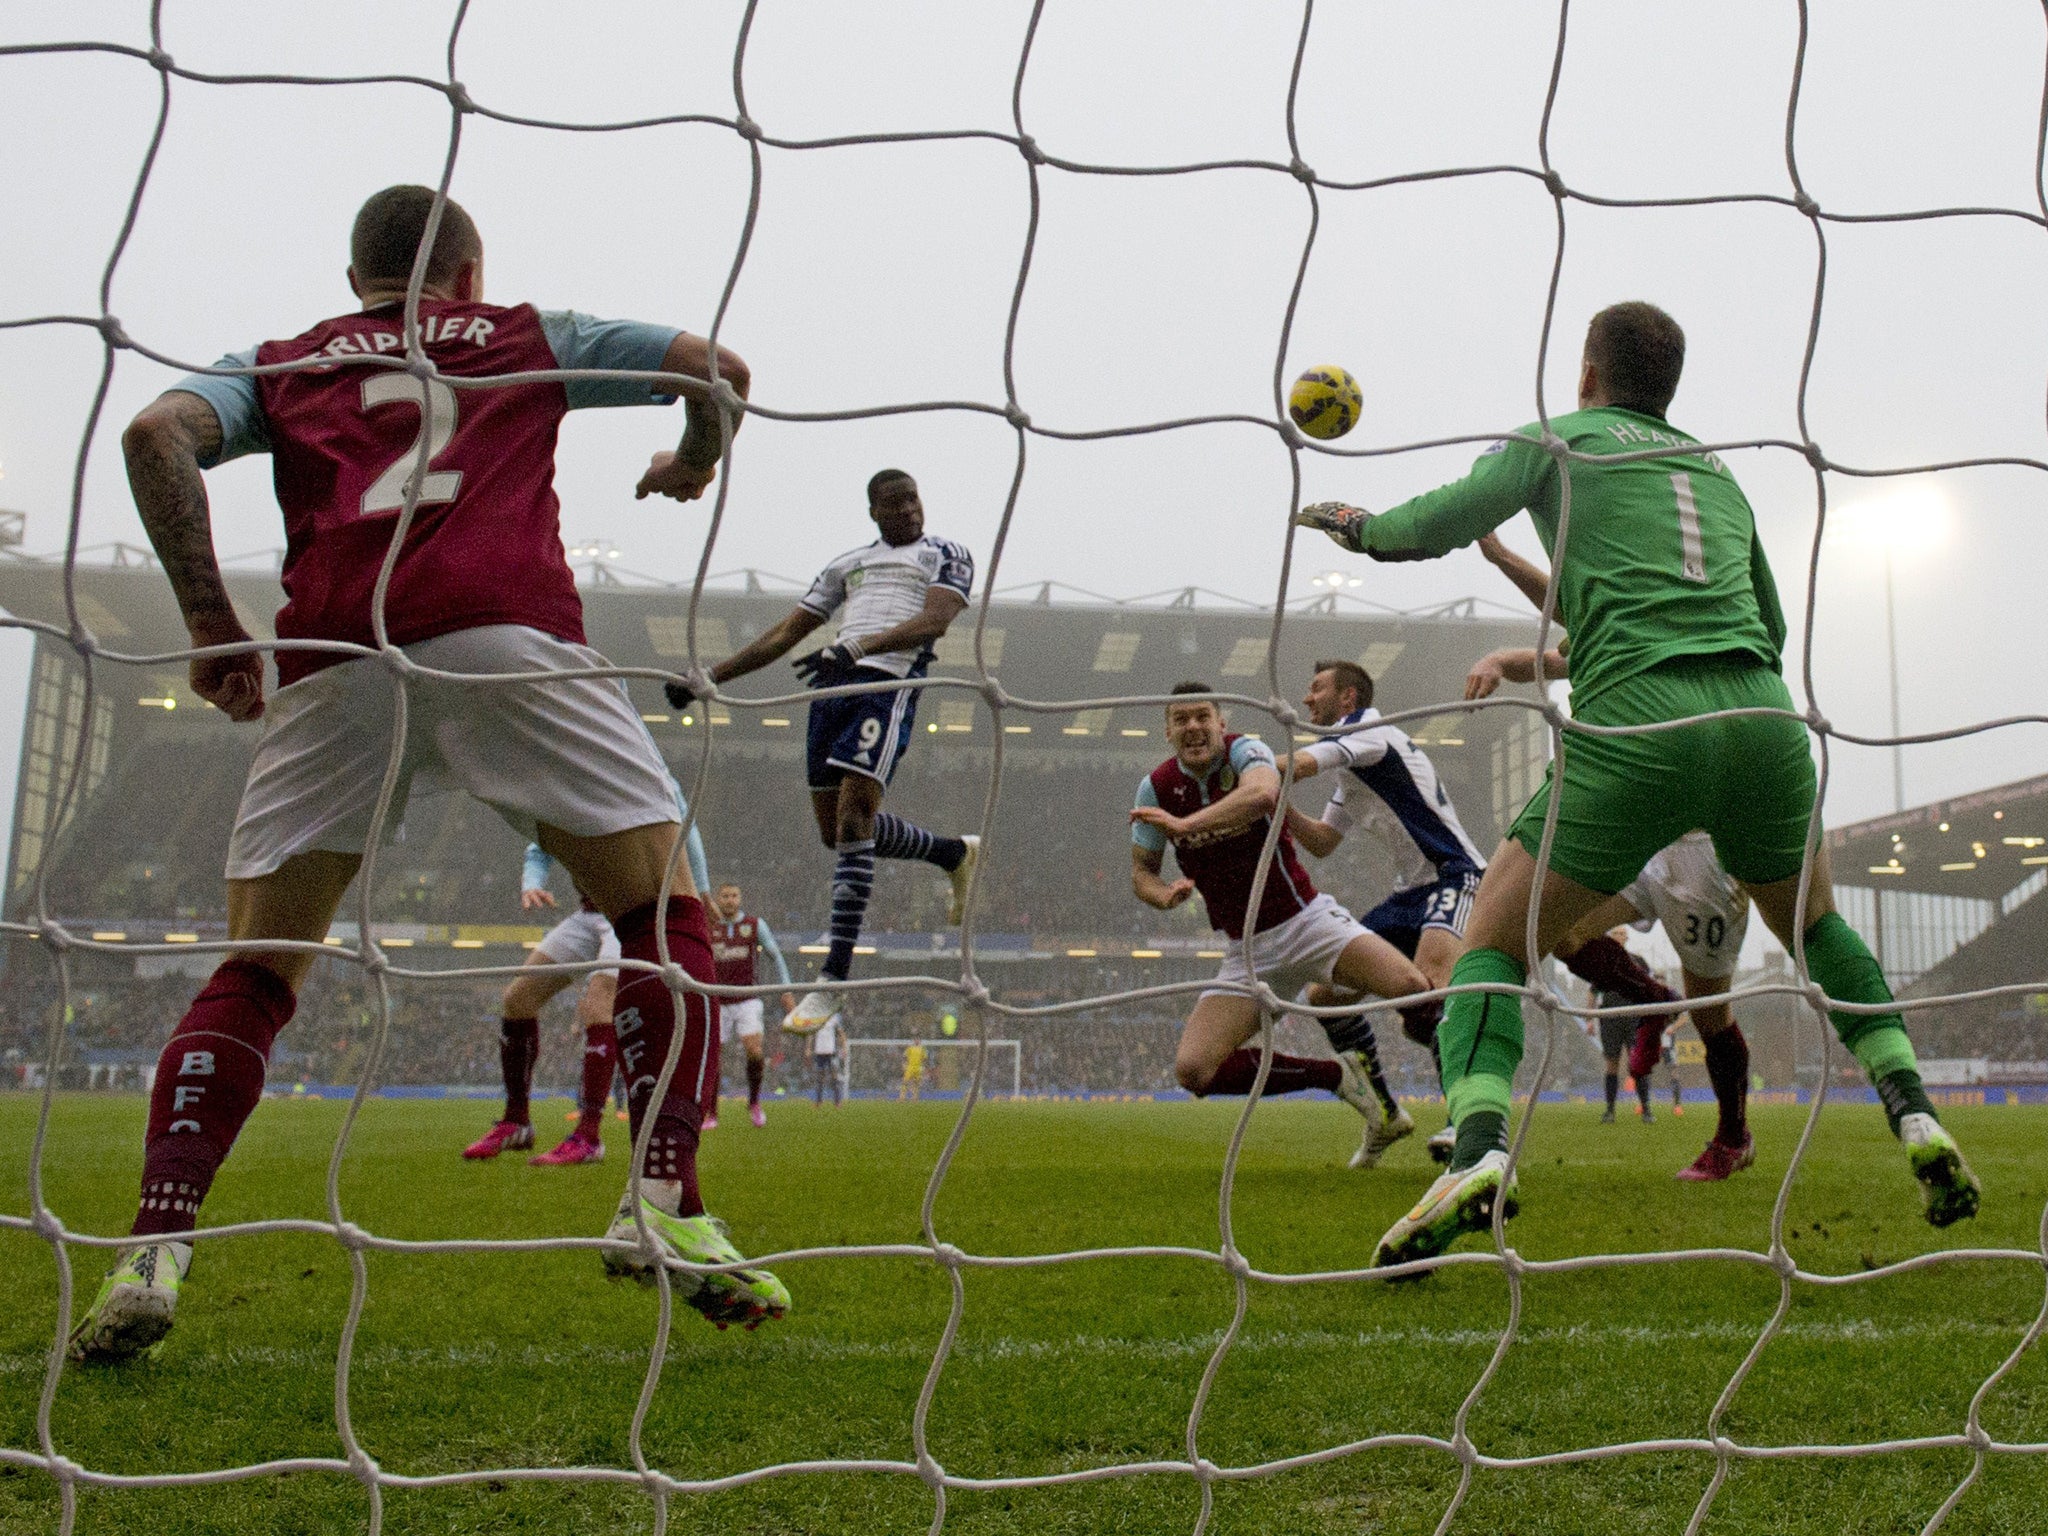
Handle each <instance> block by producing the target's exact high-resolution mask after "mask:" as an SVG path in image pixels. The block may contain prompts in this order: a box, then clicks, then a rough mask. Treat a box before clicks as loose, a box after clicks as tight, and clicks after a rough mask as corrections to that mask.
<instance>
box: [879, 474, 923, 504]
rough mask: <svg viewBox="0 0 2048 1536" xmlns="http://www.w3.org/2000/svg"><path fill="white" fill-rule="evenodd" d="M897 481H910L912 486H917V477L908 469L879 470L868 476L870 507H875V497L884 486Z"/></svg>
mask: <svg viewBox="0 0 2048 1536" xmlns="http://www.w3.org/2000/svg"><path fill="white" fill-rule="evenodd" d="M897 480H908V481H909V482H910V483H911V484H912V485H915V484H917V476H915V475H913V474H912V473H911V472H910V471H909V470H907V469H878V470H876V471H875V472H874V473H873V474H872V475H870V476H868V505H869V506H873V505H874V502H875V497H876V495H877V494H878V493H879V492H880V491H881V489H882V487H883V486H885V485H888V484H891V483H892V482H894V481H897Z"/></svg>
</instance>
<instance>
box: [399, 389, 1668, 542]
mask: <svg viewBox="0 0 2048 1536" xmlns="http://www.w3.org/2000/svg"><path fill="white" fill-rule="evenodd" d="M422 385H424V386H425V389H426V394H425V397H424V402H423V401H422V397H421V394H420V390H421V387H422ZM386 405H409V406H411V407H412V408H413V409H414V410H417V411H419V413H420V418H421V419H420V430H419V436H417V437H415V438H413V440H412V443H411V445H410V446H409V447H407V449H406V450H405V452H403V453H401V454H400V455H399V456H398V457H397V458H395V459H393V460H392V461H391V462H390V464H388V465H386V466H385V469H384V473H383V474H381V475H379V476H378V477H377V478H376V479H375V480H374V481H373V482H371V485H370V488H369V489H368V490H366V491H364V492H363V506H362V515H363V516H364V517H375V516H376V515H377V514H378V513H380V512H396V511H398V510H400V509H401V508H402V507H404V505H405V487H406V482H408V481H409V480H411V479H412V475H413V471H414V469H416V468H417V467H418V465H419V461H420V438H422V437H424V438H425V439H426V440H427V462H428V463H430V464H431V463H432V462H433V461H434V460H435V459H437V458H439V457H440V456H441V454H442V452H443V450H445V449H446V448H447V446H448V442H449V439H451V438H452V437H454V436H455V391H454V390H452V389H450V388H449V387H448V386H447V385H446V384H443V383H442V382H441V381H440V380H439V379H415V378H414V377H413V376H412V375H411V374H409V373H396V372H392V373H373V374H371V375H370V377H368V378H367V379H365V380H363V411H364V413H365V414H367V413H369V412H371V411H374V410H376V409H377V408H378V407H379V406H386ZM1672 478H1674V479H1676V478H1677V477H1676V476H1673V477H1672ZM461 489H462V471H461V470H459V469H440V470H429V471H428V472H427V474H426V476H425V477H424V478H423V479H422V480H421V481H420V495H419V505H420V506H423V507H424V506H427V505H429V504H430V503H434V502H446V501H453V500H454V499H455V493H456V492H457V491H459V490H461Z"/></svg>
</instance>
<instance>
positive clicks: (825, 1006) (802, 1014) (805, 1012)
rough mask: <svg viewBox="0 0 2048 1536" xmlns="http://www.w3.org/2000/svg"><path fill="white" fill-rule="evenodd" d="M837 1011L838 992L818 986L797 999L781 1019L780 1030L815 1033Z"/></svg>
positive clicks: (805, 1033) (791, 1033)
mask: <svg viewBox="0 0 2048 1536" xmlns="http://www.w3.org/2000/svg"><path fill="white" fill-rule="evenodd" d="M837 1012H839V993H838V992H837V991H835V990H834V989H832V988H831V987H819V988H816V989H815V990H813V991H810V992H806V993H805V994H804V995H803V996H802V997H800V998H798V999H797V1004H796V1006H795V1007H794V1008H792V1009H790V1010H789V1012H788V1014H786V1015H785V1016H784V1017H783V1020H782V1032H783V1033H784V1034H786V1035H815V1034H816V1033H817V1032H818V1031H819V1030H821V1029H823V1028H824V1027H825V1025H826V1024H827V1023H828V1022H829V1021H830V1020H831V1018H832V1015H833V1014H835V1013H837Z"/></svg>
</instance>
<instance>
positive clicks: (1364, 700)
mask: <svg viewBox="0 0 2048 1536" xmlns="http://www.w3.org/2000/svg"><path fill="white" fill-rule="evenodd" d="M1325 672H1334V673H1336V674H1337V686H1338V687H1339V688H1355V689H1356V690H1357V691H1358V707H1359V708H1360V709H1370V708H1372V674H1371V673H1370V672H1368V671H1366V670H1365V668H1363V667H1361V666H1360V665H1359V664H1358V663H1357V662H1355V661H1319V662H1317V663H1316V670H1315V673H1314V675H1315V676H1318V677H1320V676H1321V675H1322V674H1323V673H1325Z"/></svg>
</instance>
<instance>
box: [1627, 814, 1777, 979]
mask: <svg viewBox="0 0 2048 1536" xmlns="http://www.w3.org/2000/svg"><path fill="white" fill-rule="evenodd" d="M1621 895H1622V899H1623V900H1624V901H1626V902H1627V903H1628V904H1629V905H1630V906H1632V907H1634V908H1635V909H1636V910H1637V911H1638V912H1640V913H1642V914H1643V916H1644V917H1653V918H1655V919H1656V920H1657V921H1658V922H1660V923H1662V924H1663V925H1664V936H1665V937H1666V938H1668V939H1670V940H1671V947H1672V948H1673V949H1675V950H1677V951H1678V963H1679V964H1680V965H1682V966H1684V967H1685V968H1686V969H1687V970H1688V971H1690V972H1692V974H1693V975H1695V976H1699V977H1702V978H1704V979H1706V980H1708V981H1725V980H1727V979H1728V978H1729V977H1730V976H1733V975H1734V974H1735V961H1736V957H1737V956H1739V955H1740V954H1741V953H1742V937H1743V935H1744V934H1745V933H1747V932H1748V931H1749V896H1748V893H1747V892H1745V891H1744V890H1743V889H1742V887H1741V886H1740V885H1738V884H1736V882H1735V877H1734V876H1733V875H1731V874H1729V873H1728V871H1727V870H1725V869H1723V868H1722V867H1721V861H1720V860H1719V859H1718V858H1716V857H1715V855H1714V840H1713V839H1712V838H1710V837H1708V836H1707V834H1706V833H1704V832H1688V833H1686V834H1685V836H1683V837H1681V838H1680V839H1679V840H1678V841H1677V842H1675V843H1673V844H1672V845H1671V846H1670V847H1669V848H1666V849H1664V850H1663V851H1662V852H1661V853H1659V854H1658V855H1657V856H1656V857H1655V858H1653V859H1651V860H1650V862H1649V863H1647V864H1645V865H1644V866H1643V872H1642V873H1641V874H1640V875H1638V876H1636V878H1635V883H1634V884H1632V885H1630V886H1629V887H1628V889H1626V890H1624V891H1623V892H1622V893H1621Z"/></svg>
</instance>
